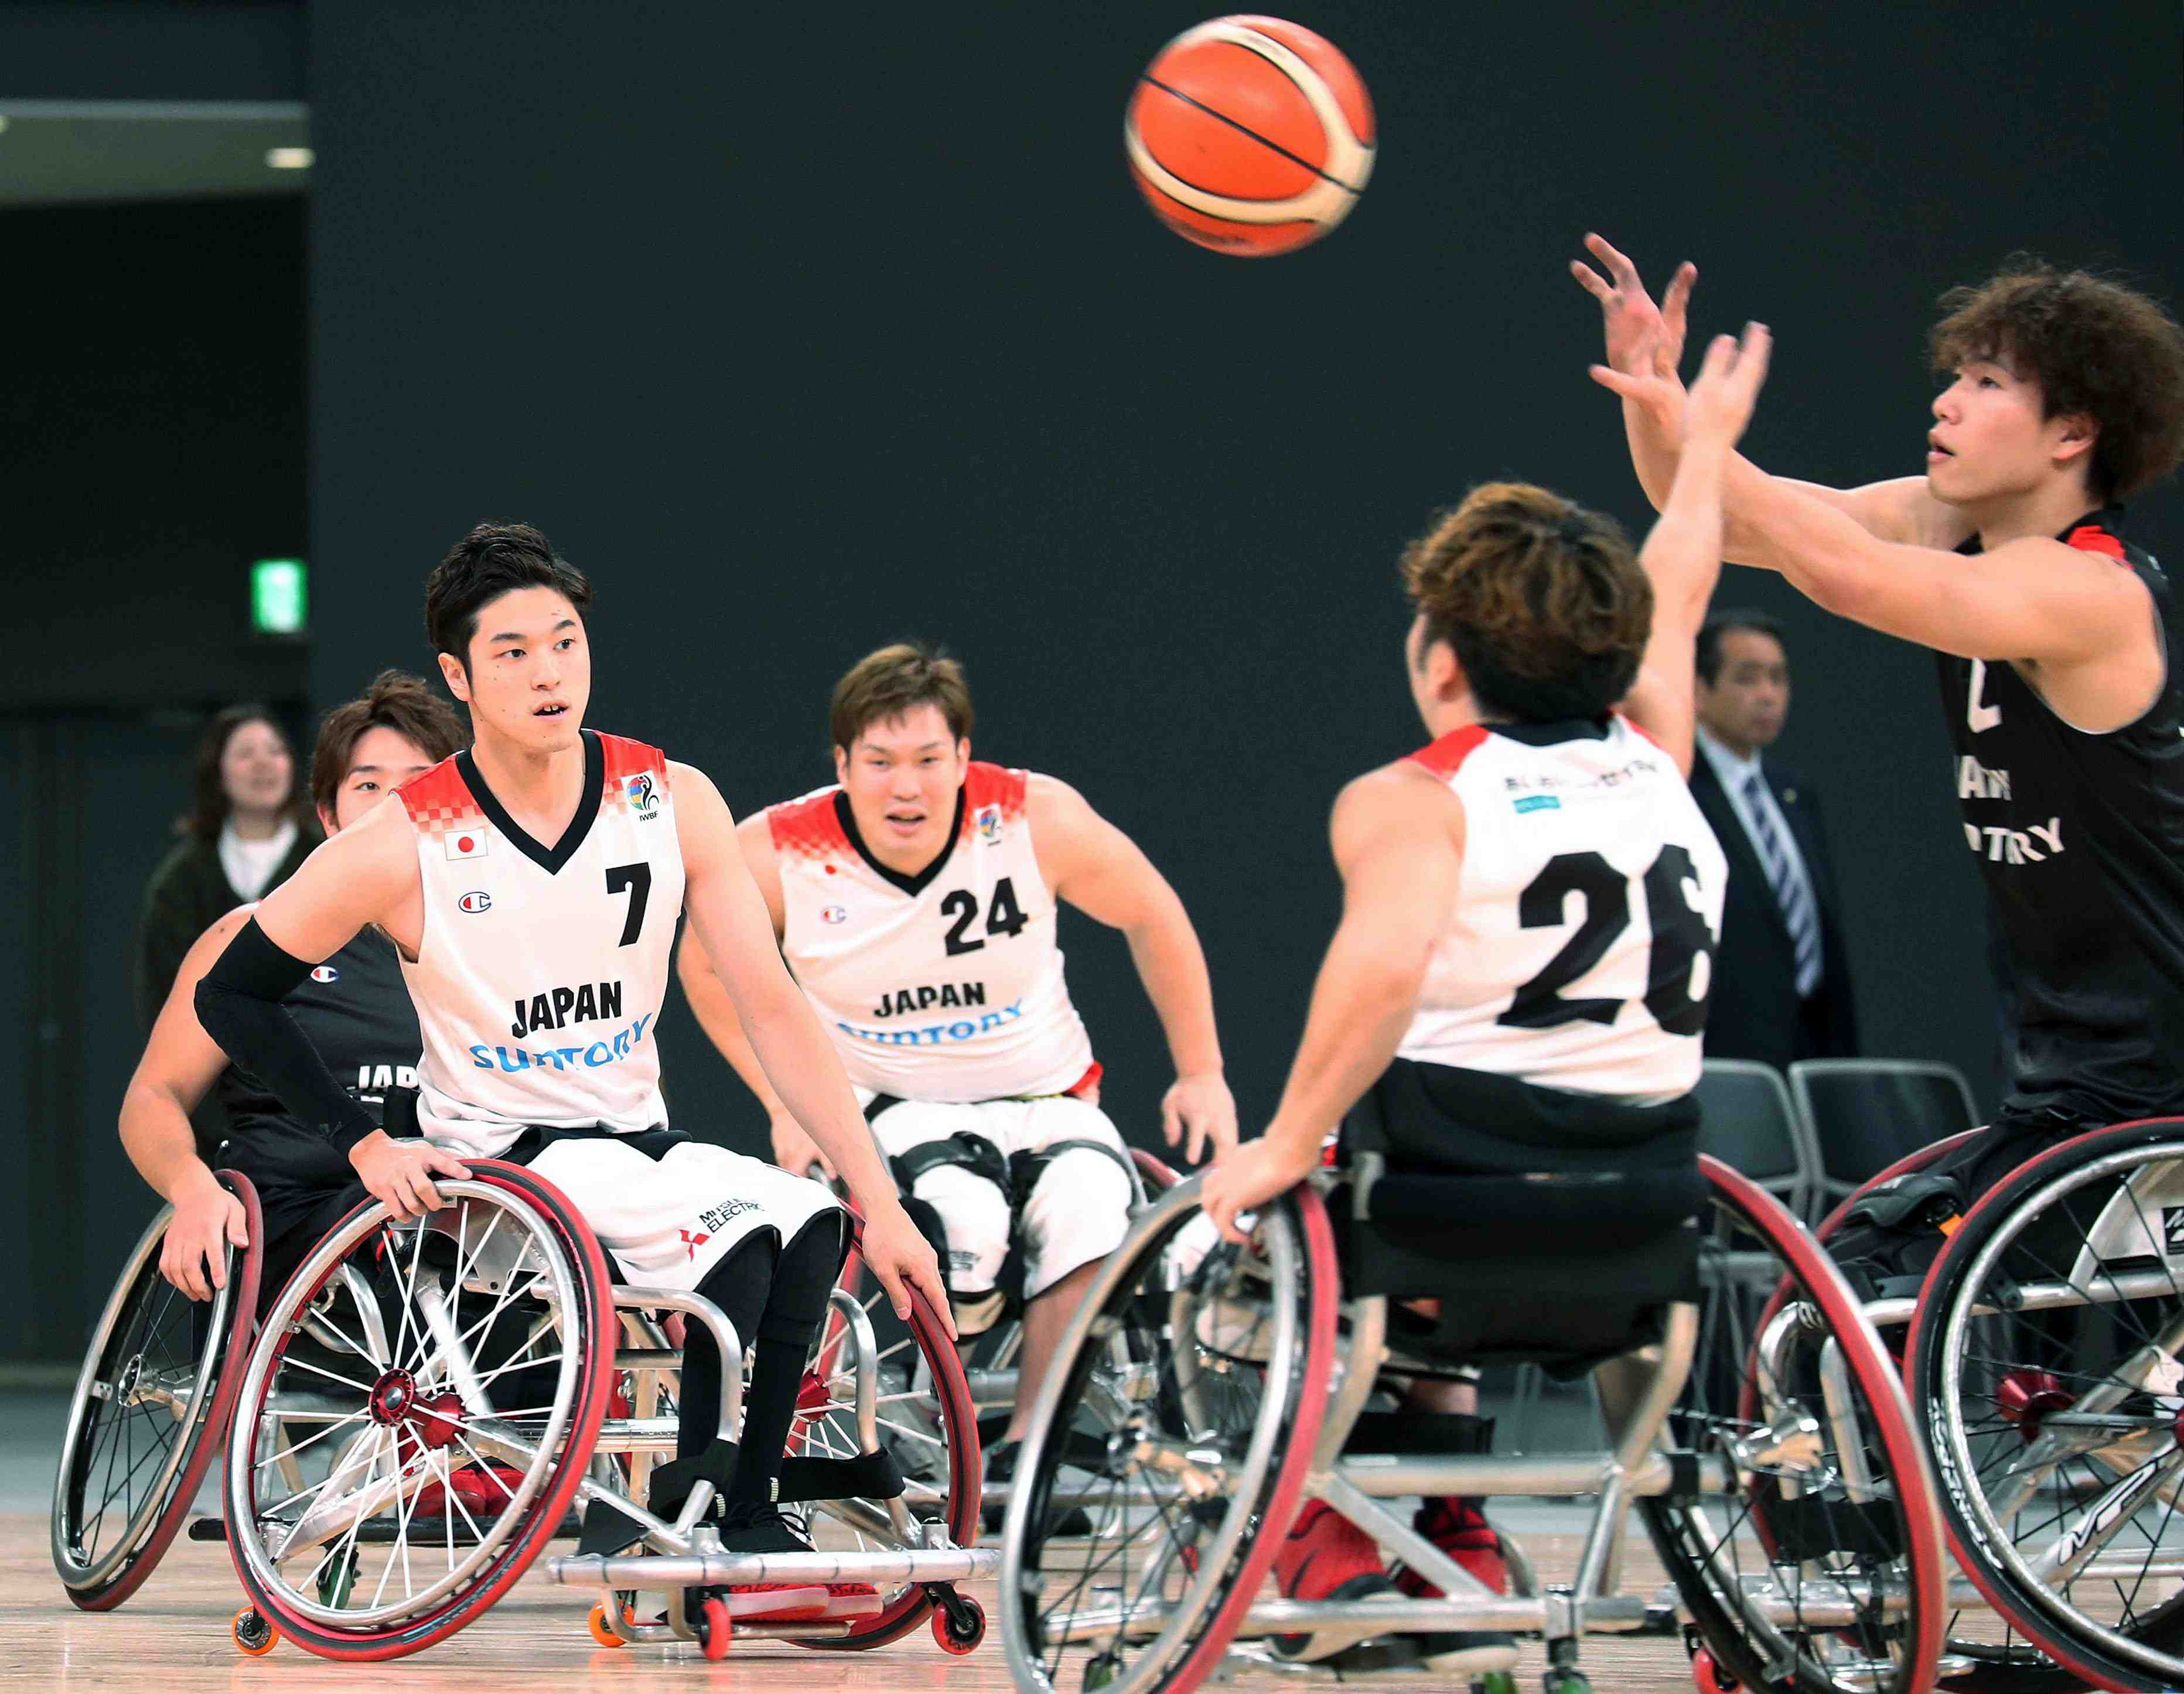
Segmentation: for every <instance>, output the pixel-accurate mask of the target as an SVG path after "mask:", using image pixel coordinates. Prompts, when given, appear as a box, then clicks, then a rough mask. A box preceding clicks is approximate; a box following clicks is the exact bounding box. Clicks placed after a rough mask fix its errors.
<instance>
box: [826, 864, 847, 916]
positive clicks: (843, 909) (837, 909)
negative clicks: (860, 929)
mask: <svg viewBox="0 0 2184 1694" xmlns="http://www.w3.org/2000/svg"><path fill="white" fill-rule="evenodd" d="M829 868H832V867H829ZM819 921H820V922H822V923H847V922H849V921H850V908H849V907H847V906H828V907H827V909H826V910H825V911H822V912H821V913H820V914H819Z"/></svg>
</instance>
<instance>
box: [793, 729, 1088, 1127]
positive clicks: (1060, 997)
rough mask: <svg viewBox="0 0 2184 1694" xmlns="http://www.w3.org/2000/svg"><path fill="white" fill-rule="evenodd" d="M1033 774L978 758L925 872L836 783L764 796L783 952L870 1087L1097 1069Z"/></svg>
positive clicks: (954, 1084)
mask: <svg viewBox="0 0 2184 1694" xmlns="http://www.w3.org/2000/svg"><path fill="white" fill-rule="evenodd" d="M1028 780H1029V773H1028V772H1023V771H1017V770H1005V769H1003V768H1002V767H1001V766H998V765H988V764H982V763H979V762H977V761H973V762H972V764H971V765H970V766H969V767H968V769H967V772H966V773H965V776H964V781H963V786H962V788H961V789H959V790H958V791H957V794H956V826H955V830H954V833H952V834H951V835H950V838H949V846H948V849H947V850H946V851H944V853H943V854H942V855H940V856H939V858H938V859H937V860H936V861H934V862H933V863H932V864H930V865H928V866H927V867H925V869H924V870H923V871H922V872H919V873H918V874H917V875H916V876H908V875H905V874H904V873H902V872H898V871H894V870H890V869H889V868H888V867H886V866H884V865H882V864H881V863H880V862H879V861H877V860H876V859H874V858H873V857H872V855H871V853H870V851H869V850H867V849H866V845H865V844H864V841H863V839H862V838H861V835H860V834H859V833H858V830H857V825H856V820H855V816H853V815H852V814H851V812H850V801H849V796H848V795H846V794H844V793H843V792H842V791H841V789H840V788H835V787H830V788H819V789H816V790H815V791H814V792H812V793H811V794H805V796H804V797H803V798H802V799H800V800H785V801H783V803H782V804H780V805H776V806H772V807H770V808H769V809H768V810H767V812H766V820H767V824H768V827H769V829H770V831H771V833H772V840H773V851H774V860H775V863H776V865H777V867H778V869H779V871H780V873H781V901H782V943H781V945H782V953H783V956H784V957H785V958H786V959H787V960H788V967H789V969H790V970H791V971H793V972H794V973H795V976H796V980H797V982H798V984H799V985H800V986H801V987H802V989H804V992H805V995H806V996H807V997H808V998H809V999H810V1000H811V1005H812V1008H813V1010H814V1011H816V1012H817V1013H818V1014H819V1018H820V1021H821V1022H822V1023H824V1024H825V1025H826V1026H827V1034H829V1035H831V1036H833V1039H834V1046H835V1050H836V1051H837V1052H838V1053H839V1054H840V1055H841V1058H842V1067H843V1068H844V1070H846V1071H847V1072H848V1073H849V1075H850V1081H851V1082H852V1083H854V1084H856V1086H857V1087H858V1088H860V1089H863V1090H865V1091H866V1093H867V1094H885V1095H894V1096H895V1097H896V1098H898V1099H901V1100H929V1101H987V1100H1015V1099H1025V1098H1028V1097H1031V1096H1034V1095H1050V1094H1062V1093H1066V1092H1067V1091H1068V1090H1069V1089H1073V1088H1074V1087H1075V1086H1077V1085H1078V1084H1079V1083H1080V1082H1082V1081H1084V1078H1085V1073H1087V1072H1088V1071H1089V1070H1090V1069H1091V1068H1092V1043H1091V1040H1090V1039H1089V1037H1088V1036H1087V1035H1086V1034H1085V1033H1084V1022H1083V1020H1082V1019H1080V1018H1079V1017H1078V1015H1077V1008H1076V1007H1075V1006H1073V1005H1071V1004H1070V1000H1069V989H1068V984H1067V982H1066V981H1065V980H1064V978H1063V975H1062V959H1061V949H1060V948H1059V947H1058V946H1057V945H1056V941H1055V919H1056V906H1055V899H1054V895H1053V894H1052V893H1051V892H1050V890H1049V889H1048V888H1047V886H1046V880H1045V878H1043V877H1042V876H1040V874H1039V860H1038V857H1037V855H1035V854H1034V852H1033V850H1032V837H1031V824H1030V822H1029V820H1028V818H1027V817H1026V816H1025V813H1024V793H1025V788H1026V786H1027V784H1028Z"/></svg>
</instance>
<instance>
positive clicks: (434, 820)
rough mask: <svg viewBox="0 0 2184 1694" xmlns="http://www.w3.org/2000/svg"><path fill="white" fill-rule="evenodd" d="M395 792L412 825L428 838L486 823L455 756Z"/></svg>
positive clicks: (420, 774)
mask: <svg viewBox="0 0 2184 1694" xmlns="http://www.w3.org/2000/svg"><path fill="white" fill-rule="evenodd" d="M394 792H395V793H396V794H399V795H400V796H401V797H402V808H403V810H404V811H407V812H408V813H409V822H411V823H413V824H415V826H416V827H418V828H419V829H421V830H423V831H425V832H426V833H428V834H443V833H446V832H447V831H448V830H449V829H452V828H454V827H456V826H457V825H459V824H460V825H462V826H464V827H468V826H470V825H472V824H477V823H482V822H485V814H484V813H483V812H482V811H479V810H478V803H477V800H476V796H475V795H473V794H471V791H470V787H469V785H468V784H467V783H465V782H464V781H463V776H462V772H460V771H458V770H457V769H456V768H455V761H454V756H453V755H449V756H448V757H447V758H445V759H443V760H441V761H440V762H439V763H438V764H437V765H435V766H432V769H431V770H429V771H424V772H419V773H418V774H417V775H416V776H414V777H410V779H409V781H408V782H406V783H403V784H402V786H401V787H400V788H397V789H395V791H394Z"/></svg>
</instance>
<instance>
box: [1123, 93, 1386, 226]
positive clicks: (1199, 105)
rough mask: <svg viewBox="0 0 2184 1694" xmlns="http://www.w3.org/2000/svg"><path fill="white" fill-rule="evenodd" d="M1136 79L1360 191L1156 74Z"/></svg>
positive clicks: (1338, 184)
mask: <svg viewBox="0 0 2184 1694" xmlns="http://www.w3.org/2000/svg"><path fill="white" fill-rule="evenodd" d="M1138 80H1139V81H1141V82H1145V83H1149V84H1151V86H1153V87H1155V88H1157V89H1159V90H1160V92H1162V93H1163V94H1169V95H1173V96H1174V98H1177V99H1178V100H1180V101H1182V102H1183V103H1184V105H1186V106H1192V107H1195V108H1196V109H1198V110H1199V111H1201V112H1203V113H1205V114H1206V116H1207V117H1209V118H1212V119H1213V120H1215V121H1216V122H1218V123H1223V124H1226V125H1229V128H1230V129H1232V130H1240V131H1242V132H1243V133H1244V134H1245V135H1247V136H1249V137H1251V139H1252V140H1253V141H1255V142H1258V144H1259V145H1260V146H1261V147H1263V148H1270V149H1272V150H1273V152H1275V153H1279V154H1281V156H1282V157H1283V158H1284V159H1287V160H1289V161H1290V164H1295V165H1300V166H1301V167H1302V168H1303V169H1305V170H1309V171H1310V172H1311V173H1312V175H1313V176H1317V177H1318V178H1319V180H1320V181H1323V182H1332V183H1333V184H1334V186H1335V187H1338V188H1340V190H1341V191H1342V192H1344V193H1346V194H1356V193H1358V192H1361V191H1360V190H1358V189H1356V188H1352V187H1351V186H1350V185H1349V184H1348V183H1347V182H1345V181H1343V180H1342V179H1341V178H1340V177H1339V176H1329V175H1328V174H1327V173H1326V172H1325V171H1324V170H1321V169H1320V168H1319V167H1318V165H1316V164H1313V163H1312V161H1311V160H1310V159H1300V158H1298V157H1297V155H1296V154H1295V153H1291V152H1290V150H1289V149H1288V148H1285V147H1284V146H1283V145H1282V144H1281V143H1280V142H1277V141H1269V140H1268V139H1267V137H1264V136H1262V135H1261V134H1260V133H1259V132H1258V131H1256V130H1255V129H1253V128H1252V127H1251V125H1249V124H1240V123H1238V122H1237V121H1236V120H1234V118H1232V117H1230V116H1229V115H1228V114H1226V113H1225V112H1217V111H1215V110H1214V109H1213V108H1212V107H1211V106H1209V105H1207V104H1206V103H1205V102H1204V101H1203V100H1194V99H1192V98H1190V95H1188V94H1186V93H1184V92H1183V91H1182V90H1181V89H1180V88H1171V87H1169V86H1168V85H1167V83H1165V82H1163V81H1161V80H1160V78H1158V77H1157V76H1151V75H1141V76H1140V77H1139V79H1138ZM1163 168H1167V166H1166V165H1165V163H1163ZM1187 180H1188V179H1186V178H1183V177H1178V178H1177V181H1187ZM1190 186H1191V187H1194V188H1195V187H1198V184H1196V183H1195V182H1194V183H1192V184H1191V185H1190ZM1202 192H1206V193H1208V194H1211V193H1212V192H1215V191H1214V190H1213V189H1211V188H1208V189H1206V190H1204V191H1202ZM1222 198H1223V199H1232V200H1233V199H1238V198H1243V197H1241V196H1238V195H1234V194H1224V195H1223V196H1222Z"/></svg>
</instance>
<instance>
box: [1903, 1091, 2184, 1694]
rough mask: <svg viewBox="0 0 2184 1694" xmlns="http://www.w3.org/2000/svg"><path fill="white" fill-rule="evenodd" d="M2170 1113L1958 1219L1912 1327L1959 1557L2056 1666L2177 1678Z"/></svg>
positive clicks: (2180, 1600) (1915, 1375)
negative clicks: (2050, 1657)
mask: <svg viewBox="0 0 2184 1694" xmlns="http://www.w3.org/2000/svg"><path fill="white" fill-rule="evenodd" d="M2180 1348H2184V1120H2176V1119H2170V1120H2163V1121H2157V1122H2149V1123H2132V1124H2124V1125H2120V1126H2118V1127H2116V1128H2109V1129H2101V1130H2095V1131H2093V1132H2092V1133H2091V1134H2085V1135H2080V1136H2077V1137H2075V1138H2074V1139H2072V1140H2069V1141H2066V1142H2064V1143H2063V1144H2062V1145H2059V1146H2057V1147H2055V1148H2053V1149H2051V1150H2050V1151H2047V1152H2045V1153H2042V1154H2041V1155H2040V1156H2037V1157H2036V1158H2034V1159H2032V1160H2031V1161H2029V1162H2027V1163H2025V1165H2023V1166H2021V1167H2019V1168H2018V1169H2017V1170H2016V1171H2015V1172H2014V1173H2012V1174H2011V1175H2010V1176H2009V1179H2007V1180H2005V1181H2004V1182H2003V1183H2002V1184H2000V1185H1998V1186H1997V1187H1996V1188H1995V1189H1993V1190H1990V1191H1989V1192H1988V1193H1987V1194H1986V1195H1985V1196H1983V1197H1982V1198H1981V1200H1980V1201H1979V1202H1978V1203H1977V1204H1976V1205H1975V1206H1973V1207H1972V1208H1971V1210H1970V1212H1967V1213H1966V1214H1965V1217H1964V1222H1963V1223H1961V1224H1960V1225H1958V1228H1957V1229H1956V1230H1955V1232H1954V1233H1953V1234H1952V1235H1951V1236H1950V1238H1949V1241H1948V1244H1947V1246H1946V1247H1944V1249H1943V1250H1942V1254H1941V1256H1940V1257H1939V1258H1937V1259H1936V1261H1935V1263H1934V1267H1933V1268H1932V1270H1931V1272H1930V1273H1928V1276H1927V1279H1926V1284H1925V1291H1924V1292H1923V1294H1922V1295H1921V1296H1920V1299H1919V1309H1918V1312H1917V1315H1916V1316H1915V1317H1914V1319H1913V1321H1912V1328H1911V1336H1910V1340H1909V1343H1908V1362H1909V1366H1910V1379H1911V1387H1912V1394H1913V1398H1914V1401H1915V1402H1916V1403H1917V1404H1918V1406H1919V1408H1920V1412H1921V1414H1922V1416H1923V1418H1924V1420H1925V1431H1926V1435H1927V1439H1928V1440H1929V1442H1930V1443H1931V1446H1932V1448H1933V1452H1934V1457H1935V1462H1936V1466H1937V1468H1939V1470H1940V1472H1941V1474H1942V1481H1943V1483H1944V1485H1945V1486H1944V1489H1943V1491H1942V1511H1943V1514H1944V1518H1945V1520H1946V1523H1947V1530H1948V1533H1949V1537H1950V1541H1951V1542H1952V1544H1953V1547H1954V1549H1955V1551H1956V1553H1957V1557H1958V1563H1960V1564H1961V1565H1962V1566H1963V1568H1964V1574H1966V1575H1967V1576H1968V1577H1970V1579H1971V1580H1972V1582H1973V1583H1974V1585H1975V1586H1977V1588H1978V1589H1979V1590H1980V1591H1981V1593H1982V1594H1984V1595H1985V1596H1986V1598H1987V1600H1988V1601H1989V1602H1990V1603H1992V1605H1993V1606H1994V1608H1995V1609H1996V1610H1997V1612H1999V1613H2001V1614H2002V1615H2003V1617H2004V1618H2005V1619H2008V1620H2009V1622H2010V1623H2011V1624H2014V1625H2015V1626H2016V1628H2018V1629H2019V1630H2022V1631H2023V1632H2024V1633H2025V1635H2026V1636H2028V1637H2029V1638H2031V1640H2032V1641H2036V1642H2037V1643H2038V1644H2039V1645H2040V1646H2041V1647H2043V1648H2044V1649H2046V1651H2047V1652H2048V1654H2049V1655H2051V1656H2052V1658H2053V1660H2054V1662H2055V1663H2056V1664H2058V1665H2059V1666H2060V1667H2061V1668H2062V1669H2063V1670H2064V1672H2066V1673H2068V1674H2070V1675H2072V1676H2074V1677H2076V1678H2082V1679H2084V1680H2088V1681H2091V1682H2093V1683H2095V1684H2097V1685H2098V1686H2102V1687H2105V1688H2114V1689H2146V1690H2155V1689H2166V1688H2173V1687H2175V1686H2177V1685H2178V1683H2179V1682H2180V1681H2181V1680H2184V1595H2180V1592H2179V1579H2180V1577H2184V1520H2180V1515H2179V1514H2180V1508H2181V1507H2184V1446H2180V1440H2181V1439H2184V1370H2180V1368H2179V1366H2178V1363H2177V1354H2178V1352H2179V1351H2180Z"/></svg>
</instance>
